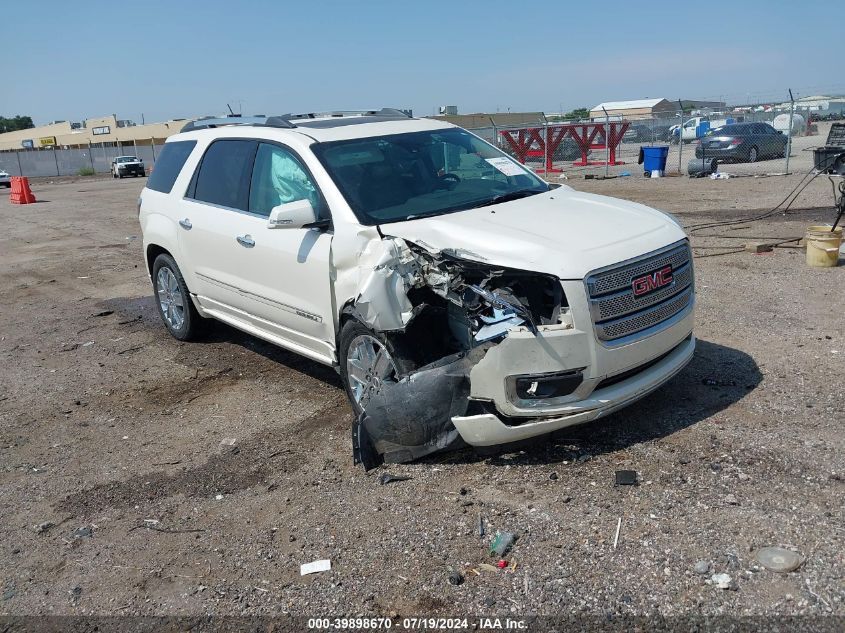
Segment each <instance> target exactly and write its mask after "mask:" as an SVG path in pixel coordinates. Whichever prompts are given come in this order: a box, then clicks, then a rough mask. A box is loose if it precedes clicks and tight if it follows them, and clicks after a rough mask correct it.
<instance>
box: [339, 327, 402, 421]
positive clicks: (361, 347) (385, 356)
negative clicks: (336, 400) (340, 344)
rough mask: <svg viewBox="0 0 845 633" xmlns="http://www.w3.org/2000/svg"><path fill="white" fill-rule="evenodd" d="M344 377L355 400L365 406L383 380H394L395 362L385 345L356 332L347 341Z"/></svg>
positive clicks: (382, 383)
mask: <svg viewBox="0 0 845 633" xmlns="http://www.w3.org/2000/svg"><path fill="white" fill-rule="evenodd" d="M346 376H347V381H348V382H349V391H350V392H351V393H352V396H353V397H354V398H355V403H356V404H357V405H358V406H359V407H360V408H361V409H364V408H365V407H366V406H367V403H368V402H369V401H370V397H371V396H372V395H373V394H376V393H379V392H380V391H381V388H382V386H383V385H384V383H390V382H396V381H397V379H398V377H397V372H396V365H395V364H394V363H393V358H392V357H391V356H390V352H388V351H387V349H386V348H385V346H384V344H383V343H382V342H381V341H379V340H378V339H377V338H375V337H374V336H370V335H368V334H359V335H358V336H356V337H355V338H354V339H352V342H351V343H350V344H349V351H348V352H347V354H346Z"/></svg>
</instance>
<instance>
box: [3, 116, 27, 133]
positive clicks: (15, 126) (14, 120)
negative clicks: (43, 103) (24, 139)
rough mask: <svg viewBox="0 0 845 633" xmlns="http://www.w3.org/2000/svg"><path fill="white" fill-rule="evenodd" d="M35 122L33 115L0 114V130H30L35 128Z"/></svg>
mask: <svg viewBox="0 0 845 633" xmlns="http://www.w3.org/2000/svg"><path fill="white" fill-rule="evenodd" d="M34 127H35V124H34V123H33V122H32V117H31V116H21V115H20V114H19V115H17V116H14V117H10V118H8V119H7V118H6V117H4V116H0V132H14V131H16V130H29V129H30V128H34Z"/></svg>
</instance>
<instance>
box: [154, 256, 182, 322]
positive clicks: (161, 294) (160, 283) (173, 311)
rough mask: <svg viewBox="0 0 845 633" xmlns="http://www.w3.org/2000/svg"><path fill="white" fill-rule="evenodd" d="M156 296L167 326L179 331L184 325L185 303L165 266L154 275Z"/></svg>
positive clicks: (177, 285) (172, 276)
mask: <svg viewBox="0 0 845 633" xmlns="http://www.w3.org/2000/svg"><path fill="white" fill-rule="evenodd" d="M156 294H158V304H159V306H161V314H162V316H164V320H165V321H167V325H169V326H170V327H171V329H173V330H181V329H182V325H183V324H184V323H185V302H184V301H183V299H182V292H181V291H180V290H179V282H178V281H176V275H174V274H173V271H172V270H170V269H169V268H168V267H167V266H162V267H161V268H160V269H159V271H158V275H156Z"/></svg>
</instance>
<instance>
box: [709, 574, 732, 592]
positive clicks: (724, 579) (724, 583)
mask: <svg viewBox="0 0 845 633" xmlns="http://www.w3.org/2000/svg"><path fill="white" fill-rule="evenodd" d="M707 582H708V583H709V584H711V585H716V587H717V588H718V589H730V590H731V591H736V590H737V589H738V587H737V584H736V583H735V582H734V579H733V578H731V576H730V574H713V575H712V576H710V580H708V581H707Z"/></svg>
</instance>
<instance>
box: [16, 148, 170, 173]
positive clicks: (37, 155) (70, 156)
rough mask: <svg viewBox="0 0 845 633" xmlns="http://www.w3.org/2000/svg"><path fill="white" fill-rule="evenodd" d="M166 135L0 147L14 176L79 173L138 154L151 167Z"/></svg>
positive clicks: (104, 168) (102, 169) (107, 167)
mask: <svg viewBox="0 0 845 633" xmlns="http://www.w3.org/2000/svg"><path fill="white" fill-rule="evenodd" d="M162 147H163V139H156V143H155V144H153V143H147V144H145V145H138V144H120V143H97V144H92V145H89V146H83V147H79V148H63V147H48V148H41V149H21V150H12V151H0V169H2V170H3V171H6V172H7V173H9V174H10V175H12V176H27V177H29V178H34V177H38V176H75V175H77V174H79V173H85V172H89V173H90V171H91V170H93V171H94V173H98V174H105V173H108V172H109V171H111V163H112V160H114V159H115V158H116V157H117V156H137V157H138V158H140V159H141V160H142V161H144V164H145V165H146V167H147V168H148V169H149V168H150V167H152V165H153V164H154V163H155V160H156V156H158V155H159V154H160V153H161V149H162Z"/></svg>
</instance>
